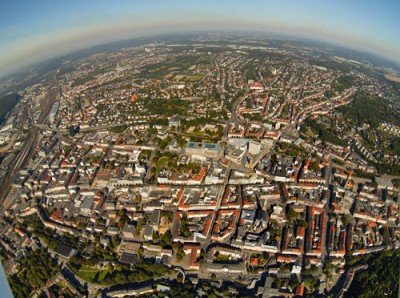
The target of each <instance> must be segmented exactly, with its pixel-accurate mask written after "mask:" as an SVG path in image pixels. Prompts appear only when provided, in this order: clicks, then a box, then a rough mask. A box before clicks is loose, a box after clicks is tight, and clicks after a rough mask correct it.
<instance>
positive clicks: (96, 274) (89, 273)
mask: <svg viewBox="0 0 400 298" xmlns="http://www.w3.org/2000/svg"><path fill="white" fill-rule="evenodd" d="M111 272H112V270H111V268H107V269H92V268H85V267H82V268H81V269H80V270H79V272H78V273H77V275H78V276H79V277H80V278H82V279H84V280H87V281H89V282H91V283H97V284H107V283H105V282H104V279H105V277H106V275H107V273H111Z"/></svg>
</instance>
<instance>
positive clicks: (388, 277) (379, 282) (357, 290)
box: [344, 250, 400, 298]
mask: <svg viewBox="0 0 400 298" xmlns="http://www.w3.org/2000/svg"><path fill="white" fill-rule="evenodd" d="M358 264H368V269H367V270H365V271H362V272H360V273H357V274H356V276H355V277H354V280H353V282H352V283H351V286H350V288H349V291H348V292H347V293H346V294H345V296H344V297H346V298H350V297H365V298H369V297H371V298H375V297H387V298H390V297H393V298H396V297H398V296H397V295H398V292H399V273H400V251H398V250H390V251H385V252H381V253H379V254H378V255H369V256H367V258H365V259H362V260H361V262H358Z"/></svg>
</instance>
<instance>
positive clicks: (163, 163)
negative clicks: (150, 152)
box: [156, 156, 169, 174]
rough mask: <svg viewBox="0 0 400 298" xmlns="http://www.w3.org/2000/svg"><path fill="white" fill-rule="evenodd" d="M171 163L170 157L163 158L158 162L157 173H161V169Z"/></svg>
mask: <svg viewBox="0 0 400 298" xmlns="http://www.w3.org/2000/svg"><path fill="white" fill-rule="evenodd" d="M168 161H169V157H166V156H163V157H161V158H160V159H159V160H158V162H157V166H156V173H157V174H158V173H160V171H161V168H162V167H164V166H165V165H166V164H167V163H168Z"/></svg>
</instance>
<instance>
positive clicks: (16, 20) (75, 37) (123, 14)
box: [0, 0, 400, 76]
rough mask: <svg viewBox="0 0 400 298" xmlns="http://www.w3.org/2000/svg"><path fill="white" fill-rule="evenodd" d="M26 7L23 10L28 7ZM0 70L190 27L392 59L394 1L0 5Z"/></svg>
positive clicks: (396, 51)
mask: <svg viewBox="0 0 400 298" xmlns="http://www.w3.org/2000/svg"><path fill="white" fill-rule="evenodd" d="M28 8H29V9H28ZM0 9H1V11H2V12H3V14H4V16H2V18H0V24H1V26H0V28H1V29H0V38H1V39H0V40H1V42H0V50H1V51H2V53H3V54H2V56H1V57H0V76H4V75H8V74H10V73H12V72H15V71H17V70H19V69H21V68H23V67H25V66H28V65H31V64H32V63H37V62H41V61H45V60H47V59H50V58H54V57H57V56H62V55H66V54H68V53H71V52H73V51H76V50H80V49H84V48H89V47H92V46H96V45H100V44H107V43H110V42H116V41H121V40H127V39H132V38H136V37H143V36H148V35H154V34H165V33H169V34H171V33H189V32H193V31H201V30H202V31H207V30H211V31H218V30H241V31H253V30H255V31H260V32H268V33H276V34H283V35H290V36H295V37H297V38H307V39H312V40H316V41H322V42H327V43H330V44H334V45H338V46H343V47H346V48H349V49H355V50H361V51H363V52H367V53H373V54H376V55H378V56H381V57H385V58H387V59H391V60H393V61H396V62H397V63H399V62H400V40H399V39H398V37H397V36H398V33H397V32H396V31H397V28H398V27H399V25H400V21H399V19H398V18H397V17H396V12H397V11H400V3H397V2H395V1H384V3H382V2H380V3H379V4H378V3H375V4H370V3H364V2H363V1H358V0H357V1H352V2H351V3H347V2H346V1H336V2H335V4H333V3H319V2H315V1H311V0H305V1H301V2H299V1H284V3H268V1H255V2H253V3H251V4H248V3H247V4H246V3H242V2H239V1H229V2H228V1H221V2H218V3H214V2H212V1H203V2H201V3H187V2H186V1H172V2H163V1H151V3H140V5H138V4H135V3H134V2H130V1H120V2H118V3H117V4H115V3H109V2H105V1H94V0H90V1H85V2H82V3H79V6H78V4H77V3H73V2H69V3H65V4H58V3H53V2H51V1H41V2H40V3H36V2H35V3H25V4H24V5H23V4H22V3H21V2H15V3H14V2H10V3H2V4H0Z"/></svg>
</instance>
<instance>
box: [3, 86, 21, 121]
mask: <svg viewBox="0 0 400 298" xmlns="http://www.w3.org/2000/svg"><path fill="white" fill-rule="evenodd" d="M20 98H21V96H20V95H19V94H18V93H11V94H7V95H4V96H1V97H0V125H1V124H3V122H4V120H5V117H6V115H7V113H8V112H10V111H11V110H12V109H13V108H14V107H15V105H16V104H17V103H18V101H19V99H20Z"/></svg>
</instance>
